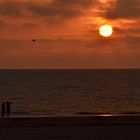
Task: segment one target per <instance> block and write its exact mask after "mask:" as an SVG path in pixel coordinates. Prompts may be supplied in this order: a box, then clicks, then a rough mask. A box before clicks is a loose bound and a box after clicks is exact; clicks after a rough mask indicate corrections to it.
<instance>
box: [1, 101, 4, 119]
mask: <svg viewBox="0 0 140 140" xmlns="http://www.w3.org/2000/svg"><path fill="white" fill-rule="evenodd" d="M1 115H2V117H4V115H5V102H3V103H2V104H1Z"/></svg>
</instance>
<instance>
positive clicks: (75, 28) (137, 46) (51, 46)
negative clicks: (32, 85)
mask: <svg viewBox="0 0 140 140" xmlns="http://www.w3.org/2000/svg"><path fill="white" fill-rule="evenodd" d="M104 24H109V25H111V26H112V28H113V34H112V35H111V36H110V37H108V38H105V37H103V36H101V35H99V28H100V27H101V26H102V25H104ZM32 39H36V41H35V42H33V41H32ZM7 68H10V69H11V68H14V69H17V68H20V69H22V68H140V0H1V1H0V69H7Z"/></svg>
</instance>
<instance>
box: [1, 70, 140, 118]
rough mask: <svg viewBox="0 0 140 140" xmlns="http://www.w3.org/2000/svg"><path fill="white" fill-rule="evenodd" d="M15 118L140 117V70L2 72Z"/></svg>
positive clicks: (4, 91) (3, 91)
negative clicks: (115, 115) (130, 114)
mask: <svg viewBox="0 0 140 140" xmlns="http://www.w3.org/2000/svg"><path fill="white" fill-rule="evenodd" d="M6 100H8V101H10V102H12V105H11V109H12V112H11V114H12V116H70V115H81V114H83V115H86V114H98V113H124V114H127V113H133V114H135V113H136V114H140V70H128V69H125V70H111V69H108V70H107V69H106V70H0V103H2V102H3V101H6Z"/></svg>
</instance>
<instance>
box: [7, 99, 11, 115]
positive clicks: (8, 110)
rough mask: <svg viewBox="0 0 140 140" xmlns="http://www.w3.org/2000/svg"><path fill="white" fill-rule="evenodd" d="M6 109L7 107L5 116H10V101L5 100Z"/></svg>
mask: <svg viewBox="0 0 140 140" xmlns="http://www.w3.org/2000/svg"><path fill="white" fill-rule="evenodd" d="M6 107H7V108H6V109H7V117H9V116H10V113H11V102H8V101H7V102H6Z"/></svg>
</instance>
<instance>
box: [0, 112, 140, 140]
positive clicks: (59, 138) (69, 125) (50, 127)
mask: <svg viewBox="0 0 140 140" xmlns="http://www.w3.org/2000/svg"><path fill="white" fill-rule="evenodd" d="M139 130H140V116H138V115H136V116H135V115H127V116H126V115H125V116H124V115H123V116H121V115H113V116H111V115H106V114H103V116H101V115H96V116H95V115H94V116H70V117H68V116H65V117H62V116H61V117H47V116H46V117H36V116H34V117H23V116H21V117H10V118H1V119H0V140H9V139H14V140H32V139H33V140H40V139H41V140H140V133H139Z"/></svg>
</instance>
